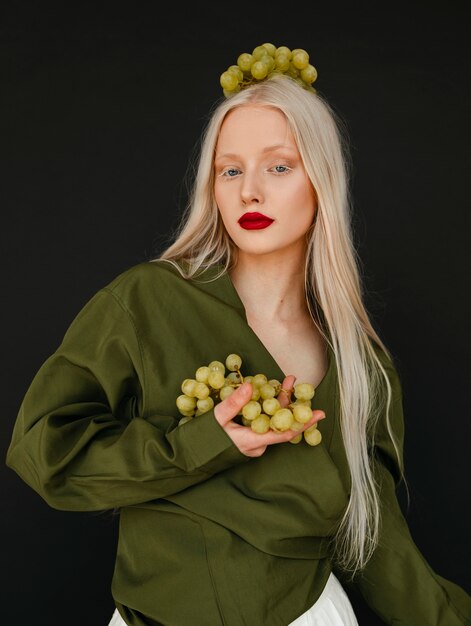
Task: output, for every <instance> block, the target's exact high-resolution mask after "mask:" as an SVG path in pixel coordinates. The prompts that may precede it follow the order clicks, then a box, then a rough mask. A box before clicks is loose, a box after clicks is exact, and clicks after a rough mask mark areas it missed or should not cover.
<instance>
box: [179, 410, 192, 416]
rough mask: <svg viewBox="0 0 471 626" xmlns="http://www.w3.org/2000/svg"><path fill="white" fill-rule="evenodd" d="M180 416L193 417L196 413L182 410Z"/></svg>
mask: <svg viewBox="0 0 471 626" xmlns="http://www.w3.org/2000/svg"><path fill="white" fill-rule="evenodd" d="M180 414H181V415H183V417H193V416H194V414H195V412H194V411H182V410H181V409H180Z"/></svg>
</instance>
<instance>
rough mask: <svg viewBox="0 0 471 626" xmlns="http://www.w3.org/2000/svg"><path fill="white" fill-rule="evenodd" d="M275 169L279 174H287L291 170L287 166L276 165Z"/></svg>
mask: <svg viewBox="0 0 471 626" xmlns="http://www.w3.org/2000/svg"><path fill="white" fill-rule="evenodd" d="M273 169H274V170H275V172H276V173H277V174H287V173H288V172H289V171H290V170H291V168H290V167H288V166H287V165H275V167H274V168H273Z"/></svg>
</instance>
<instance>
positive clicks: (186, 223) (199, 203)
mask: <svg viewBox="0 0 471 626" xmlns="http://www.w3.org/2000/svg"><path fill="white" fill-rule="evenodd" d="M255 103H256V104H258V105H264V106H267V107H274V108H276V109H278V110H280V111H281V112H282V113H283V114H284V115H285V116H286V119H287V121H288V123H289V126H290V129H291V131H292V133H293V135H294V138H295V140H296V143H297V146H298V149H299V152H300V154H301V157H302V160H303V162H304V166H305V169H306V172H307V174H308V176H309V178H310V180H311V182H312V185H313V187H314V189H315V191H316V195H317V201H318V206H317V213H316V218H315V222H314V224H313V225H312V226H311V228H310V231H309V232H308V234H307V254H306V263H305V290H306V296H307V303H308V308H309V311H310V314H311V316H312V318H313V321H314V323H315V324H316V325H317V327H318V329H319V331H320V333H321V334H322V336H323V337H324V339H325V340H326V342H327V343H328V344H329V345H330V347H331V349H332V350H333V353H334V355H335V361H336V363H337V371H338V380H339V390H340V423H341V431H342V436H343V441H344V444H345V450H346V455H347V460H348V464H349V468H350V474H351V494H350V500H349V504H348V507H347V509H346V511H345V514H344V516H343V518H342V520H341V522H340V524H339V526H338V528H337V530H336V533H335V537H334V554H335V560H336V562H337V564H338V565H339V567H340V568H341V569H343V570H344V571H348V570H350V571H353V575H354V574H355V572H356V571H357V570H358V569H362V568H363V567H364V565H365V564H366V562H367V561H368V560H369V558H370V557H371V555H372V553H373V551H374V549H375V547H376V545H377V543H378V535H379V525H380V508H379V496H378V487H377V485H376V482H375V477H374V475H373V471H372V465H371V459H370V458H369V454H368V444H369V440H370V439H369V438H371V435H372V433H373V432H374V427H375V425H376V421H377V419H378V416H379V414H380V412H381V411H382V410H384V409H386V423H387V428H388V431H389V435H390V437H391V440H392V442H393V445H394V448H395V451H396V454H397V459H398V466H399V468H400V471H401V474H402V478H404V475H403V466H402V460H401V454H400V451H399V447H398V444H397V441H396V439H395V436H394V434H393V432H392V429H391V426H390V422H389V408H390V405H391V401H392V391H391V385H390V382H389V379H388V375H387V373H386V371H385V369H384V367H383V365H382V363H381V361H380V359H379V358H378V356H377V354H376V353H375V350H374V348H373V346H372V343H371V341H370V339H373V340H374V341H375V342H376V344H377V345H378V346H380V348H381V349H382V350H383V352H384V353H385V355H386V356H387V358H388V359H390V360H391V359H392V358H391V355H390V353H389V351H388V349H387V348H386V346H385V345H384V344H383V342H382V341H381V339H380V337H379V336H378V335H377V333H376V332H375V330H374V328H373V326H372V324H371V322H370V320H369V317H368V314H367V311H366V310H365V306H364V304H363V302H362V287H361V283H360V278H359V269H358V268H359V258H358V256H357V253H356V251H355V247H354V243H353V237H352V232H351V203H350V197H349V178H350V175H349V157H348V147H347V139H346V136H347V133H346V131H345V125H344V124H343V122H342V121H341V119H340V116H338V115H337V114H336V113H335V112H334V110H333V109H332V107H331V106H330V105H329V104H328V103H327V101H326V100H325V99H324V98H323V97H321V96H320V95H319V94H317V93H313V92H309V91H307V90H305V89H303V88H301V87H300V86H299V85H298V84H297V83H296V82H295V81H294V80H292V79H290V78H288V77H286V76H283V75H279V76H275V77H273V78H271V79H270V80H265V81H262V82H260V83H258V84H256V85H253V86H251V87H250V88H247V89H244V90H242V91H240V92H239V93H237V94H236V95H234V96H232V97H231V98H230V99H228V100H224V101H222V102H219V103H216V105H215V107H214V110H213V111H212V114H211V116H210V119H209V122H208V124H207V126H206V128H205V130H204V132H203V135H202V140H201V146H200V152H199V161H198V165H197V167H196V169H195V171H194V172H193V178H194V184H193V186H192V188H191V190H190V195H189V200H188V204H187V205H186V207H185V211H184V212H183V215H182V219H181V221H180V223H179V226H177V228H176V230H175V232H174V233H173V234H172V238H173V243H171V245H169V246H168V247H167V248H166V249H165V250H164V252H162V253H161V254H160V255H159V256H158V257H157V258H158V259H161V260H166V261H169V262H170V263H172V264H174V265H175V267H177V269H178V270H179V271H180V273H181V274H182V275H183V276H184V277H185V278H192V277H194V276H196V275H197V274H198V273H199V272H200V270H203V269H204V268H206V267H210V266H213V265H215V264H220V265H222V266H223V267H222V270H221V272H220V273H219V274H218V276H220V275H221V274H222V273H224V272H227V271H229V270H230V269H231V268H232V267H234V266H235V264H236V262H237V249H236V248H235V245H234V244H233V242H232V240H231V239H230V238H229V236H228V234H227V233H226V230H225V228H224V226H223V223H222V220H221V218H220V215H219V211H218V207H217V204H216V201H215V197H214V191H213V187H214V164H213V159H214V153H215V148H216V143H217V139H218V135H219V131H220V128H221V125H222V122H223V121H224V118H225V116H226V115H227V114H228V112H229V111H231V110H232V109H234V108H236V107H240V106H244V105H248V104H255ZM154 260H156V259H154ZM182 260H183V261H184V262H185V263H184V265H185V269H183V266H182V264H180V263H179V261H182ZM384 387H386V399H385V396H384Z"/></svg>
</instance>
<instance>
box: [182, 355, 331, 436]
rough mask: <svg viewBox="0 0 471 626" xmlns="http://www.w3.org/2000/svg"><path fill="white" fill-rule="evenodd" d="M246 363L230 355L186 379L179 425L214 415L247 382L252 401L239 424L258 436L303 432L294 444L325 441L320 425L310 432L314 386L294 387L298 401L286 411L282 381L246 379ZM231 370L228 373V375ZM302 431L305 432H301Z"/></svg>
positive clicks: (264, 377)
mask: <svg viewBox="0 0 471 626" xmlns="http://www.w3.org/2000/svg"><path fill="white" fill-rule="evenodd" d="M241 366H242V359H241V357H240V356H239V355H238V354H229V355H228V356H227V358H226V360H225V363H223V362H222V361H211V362H210V363H209V364H208V365H202V366H201V367H198V369H197V370H196V372H195V375H194V378H185V380H184V381H183V382H182V384H181V392H182V393H181V394H180V395H179V396H178V397H177V399H176V405H177V409H178V411H179V412H180V413H181V415H182V416H183V417H181V418H180V420H179V422H178V424H179V426H181V425H182V424H185V422H187V421H189V420H191V419H194V418H195V417H197V416H198V415H202V414H203V413H206V412H207V411H210V410H211V409H212V408H213V407H214V406H215V405H216V404H217V403H218V402H222V401H223V400H225V399H226V398H227V397H228V396H229V395H230V394H231V393H232V392H233V391H234V390H235V389H237V388H238V387H240V385H242V383H244V382H250V383H251V384H252V390H253V391H252V397H251V399H250V400H249V401H248V402H247V403H246V404H245V405H244V406H243V407H242V409H241V411H240V412H239V414H238V415H237V417H236V421H238V423H240V424H241V425H244V426H249V427H250V428H251V429H252V430H253V431H254V432H256V433H260V434H262V433H266V432H268V431H269V430H270V429H271V430H274V431H276V432H284V431H286V430H289V429H291V430H299V431H300V432H299V434H298V435H297V436H296V437H294V438H293V439H291V440H290V443H299V442H300V441H301V440H302V439H303V438H304V440H305V441H306V442H307V443H308V444H309V445H311V446H316V445H317V444H318V443H320V442H321V440H322V435H321V432H320V431H319V430H318V429H317V424H314V425H312V426H310V427H309V428H306V429H305V430H304V431H302V429H303V428H304V424H306V423H307V422H308V421H309V420H310V419H311V417H312V408H311V400H312V398H313V397H314V393H315V389H314V386H313V385H311V384H310V383H298V384H297V385H295V386H294V389H293V393H294V398H295V399H294V400H293V401H292V402H290V403H289V404H288V405H287V406H286V407H282V405H281V403H280V400H279V398H278V396H279V394H280V393H284V391H283V389H282V385H281V383H280V381H278V380H276V379H270V380H268V379H267V376H266V375H265V374H255V375H254V376H243V375H242V373H241V371H240V368H241ZM227 370H228V371H227ZM301 431H302V432H301Z"/></svg>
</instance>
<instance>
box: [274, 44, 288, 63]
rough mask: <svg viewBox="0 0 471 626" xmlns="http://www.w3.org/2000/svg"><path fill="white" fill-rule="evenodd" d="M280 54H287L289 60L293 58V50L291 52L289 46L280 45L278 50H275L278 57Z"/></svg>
mask: <svg viewBox="0 0 471 626" xmlns="http://www.w3.org/2000/svg"><path fill="white" fill-rule="evenodd" d="M280 54H283V55H285V56H287V57H288V60H291V54H292V52H291V50H290V49H289V48H287V47H286V46H279V47H278V48H277V49H276V52H275V58H276V57H277V56H279V55H280Z"/></svg>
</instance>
